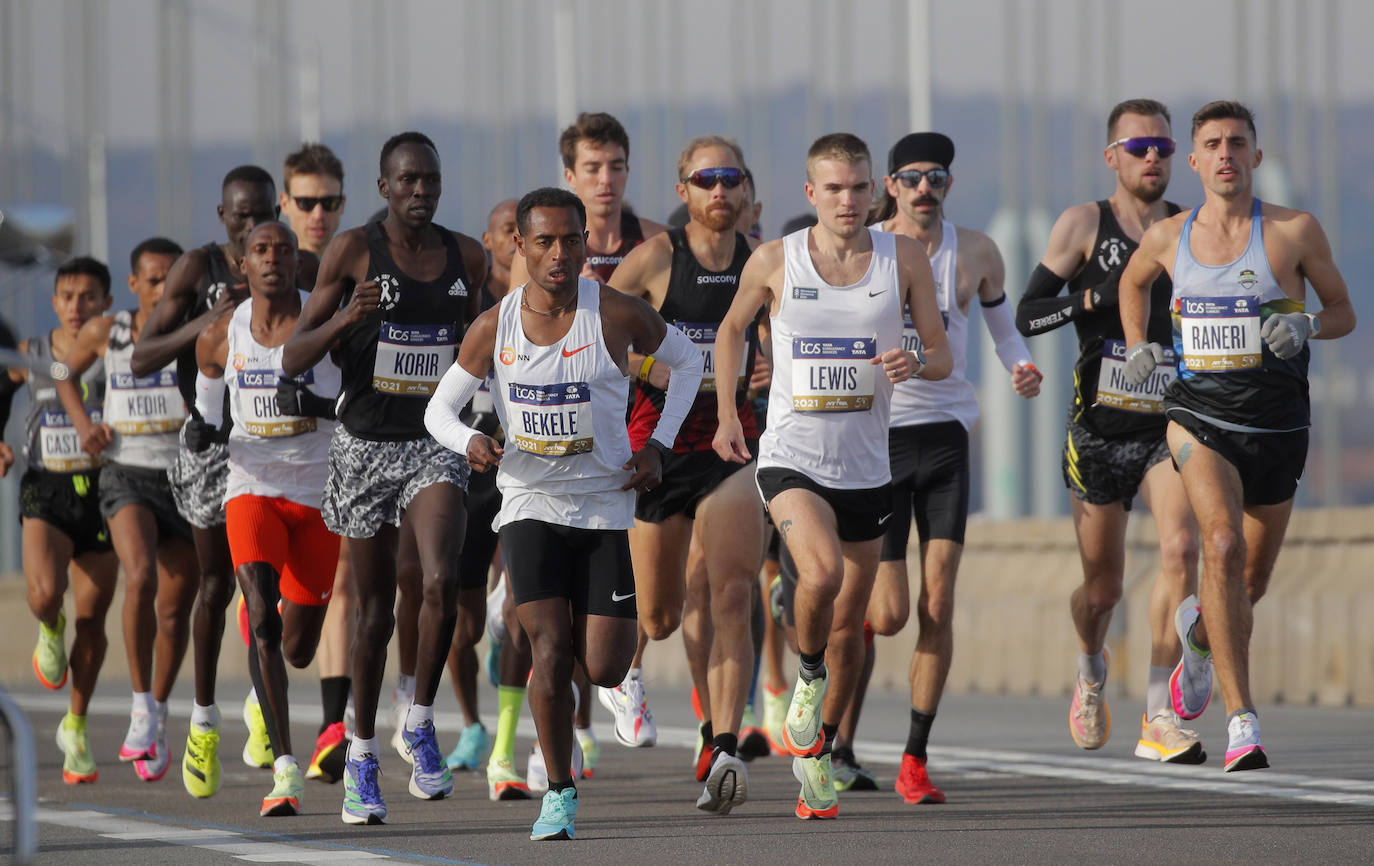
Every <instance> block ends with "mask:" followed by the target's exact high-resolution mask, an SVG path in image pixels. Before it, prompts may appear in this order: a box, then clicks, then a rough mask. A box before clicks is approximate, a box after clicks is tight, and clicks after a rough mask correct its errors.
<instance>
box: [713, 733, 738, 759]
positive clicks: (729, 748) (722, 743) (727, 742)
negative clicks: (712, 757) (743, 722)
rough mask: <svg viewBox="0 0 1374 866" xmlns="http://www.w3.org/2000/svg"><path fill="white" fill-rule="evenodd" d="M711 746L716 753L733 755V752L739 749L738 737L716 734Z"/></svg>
mask: <svg viewBox="0 0 1374 866" xmlns="http://www.w3.org/2000/svg"><path fill="white" fill-rule="evenodd" d="M712 745H713V746H714V747H715V750H716V751H717V752H724V753H725V754H727V755H733V754H735V751H736V750H737V749H739V735H738V734H716V736H715V738H714V740H713V741H712Z"/></svg>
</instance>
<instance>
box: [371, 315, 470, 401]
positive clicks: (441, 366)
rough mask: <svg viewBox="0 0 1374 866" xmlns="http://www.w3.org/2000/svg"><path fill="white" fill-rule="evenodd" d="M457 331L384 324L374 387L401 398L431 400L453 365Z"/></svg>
mask: <svg viewBox="0 0 1374 866" xmlns="http://www.w3.org/2000/svg"><path fill="white" fill-rule="evenodd" d="M457 344H458V330H457V328H455V327H454V326H453V325H397V324H394V323H392V322H382V327H381V330H380V331H379V332H378V334H377V360H376V363H375V364H374V365H373V367H372V387H373V388H375V389H377V391H379V392H380V393H382V394H393V395H395V396H398V397H428V396H430V395H432V394H433V393H434V390H435V389H436V388H437V387H439V380H440V379H441V378H443V375H444V373H445V371H447V370H448V368H449V366H451V365H452V364H453V358H454V354H455V349H456V346H457Z"/></svg>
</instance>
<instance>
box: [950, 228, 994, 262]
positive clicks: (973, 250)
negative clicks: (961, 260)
mask: <svg viewBox="0 0 1374 866" xmlns="http://www.w3.org/2000/svg"><path fill="white" fill-rule="evenodd" d="M954 234H955V237H957V238H958V239H959V255H960V256H961V257H963V256H965V255H967V256H976V257H978V258H983V257H994V256H995V257H997V258H1001V255H1002V253H1001V251H1000V250H999V249H998V248H997V242H996V241H994V240H993V239H992V238H991V237H989V236H988V235H986V234H984V233H983V232H980V231H978V230H977V229H967V228H964V227H963V226H955V227H954Z"/></svg>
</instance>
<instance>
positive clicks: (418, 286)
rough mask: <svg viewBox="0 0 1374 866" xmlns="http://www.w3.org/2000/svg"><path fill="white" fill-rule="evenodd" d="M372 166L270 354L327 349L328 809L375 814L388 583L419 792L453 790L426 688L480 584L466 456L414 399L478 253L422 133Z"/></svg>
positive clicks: (407, 137) (295, 357) (439, 357)
mask: <svg viewBox="0 0 1374 866" xmlns="http://www.w3.org/2000/svg"><path fill="white" fill-rule="evenodd" d="M380 171H381V177H380V178H379V180H378V190H379V192H380V193H381V195H382V198H384V199H386V200H387V206H388V208H389V210H388V213H387V216H386V219H385V220H383V221H382V222H380V223H369V224H367V225H366V226H363V227H361V228H356V229H350V230H348V231H346V232H343V233H342V234H340V235H339V236H338V237H336V238H335V239H334V241H333V242H332V243H331V244H330V245H329V249H328V250H326V251H325V257H324V261H323V262H322V263H321V264H320V278H319V283H318V285H317V286H316V288H315V291H314V292H312V293H311V295H310V298H309V299H308V301H307V302H306V305H305V308H304V310H303V311H302V312H301V318H300V321H299V322H298V323H297V325H296V332H295V334H294V335H293V336H292V337H291V339H290V340H288V341H287V343H286V345H285V347H284V349H283V353H282V368H283V371H284V372H285V373H286V375H288V376H293V377H294V376H300V375H302V374H303V373H304V372H305V371H306V370H308V369H309V368H311V367H313V366H314V365H315V364H317V363H318V362H319V361H320V360H321V359H323V358H324V356H325V354H326V353H327V352H329V351H330V350H331V349H335V348H336V347H337V351H336V357H337V358H338V359H339V366H340V368H341V370H342V377H343V389H342V392H341V393H340V397H339V407H340V408H339V421H340V422H341V423H340V424H339V426H338V427H337V428H336V429H335V431H334V438H333V443H332V444H331V446H330V451H329V482H328V485H327V486H326V487H325V493H324V499H323V503H322V505H323V508H322V511H323V513H324V521H325V525H326V526H328V527H329V529H330V531H331V532H335V533H337V534H339V535H342V536H346V537H347V538H348V539H349V544H348V549H349V556H350V557H352V560H353V576H354V583H355V587H356V589H357V595H358V607H359V611H358V617H357V620H356V625H355V630H354V635H353V643H352V649H351V655H352V671H353V694H354V705H355V707H356V711H357V721H356V735H355V736H354V738H353V742H352V744H351V745H350V746H349V752H348V761H347V763H346V765H345V768H344V807H343V814H342V817H343V820H344V822H345V823H349V824H370V823H379V822H382V821H384V820H385V818H386V803H385V802H384V801H383V799H382V794H381V789H380V788H379V787H378V784H377V773H378V764H377V758H378V751H377V738H376V716H377V700H378V694H379V693H380V691H381V687H382V676H383V671H384V669H385V664H386V651H385V649H384V647H385V646H386V644H387V642H388V641H389V640H390V639H391V634H392V629H393V625H394V623H395V620H394V619H393V613H392V609H393V607H394V604H395V598H396V587H397V584H398V583H401V582H403V581H406V580H412V581H413V582H414V583H415V585H417V586H418V585H421V584H422V585H423V599H424V601H423V603H422V606H421V612H420V616H419V642H418V646H419V648H420V650H421V651H420V653H419V655H418V658H417V668H416V693H415V700H414V703H413V704H412V705H411V706H410V708H409V710H408V713H407V719H406V722H405V730H404V733H403V738H404V745H405V749H406V752H407V757H408V758H410V759H412V760H413V767H412V771H411V784H410V791H411V793H412V794H414V795H415V796H417V797H421V798H424V799H438V798H441V797H444V796H446V795H447V794H448V793H449V792H450V791H452V790H453V778H452V775H451V773H450V772H449V769H448V767H447V766H446V765H445V764H444V758H443V753H442V752H440V751H439V746H438V743H437V742H436V739H435V731H434V695H435V693H436V692H437V691H438V688H439V679H440V677H441V676H442V675H443V669H444V658H445V657H446V656H447V655H448V647H449V644H450V643H451V641H452V639H453V630H454V623H455V621H456V619H457V618H458V617H459V616H463V617H472V618H473V621H474V622H476V623H478V625H477V626H475V628H476V629H478V630H480V628H481V626H480V623H481V622H482V620H483V618H484V616H485V612H484V608H485V602H486V585H485V582H482V583H479V584H476V585H468V584H467V583H465V582H464V576H463V575H460V574H459V571H458V562H459V551H460V550H461V549H462V543H463V532H462V527H463V525H464V524H465V523H466V520H467V513H466V509H465V508H464V504H463V499H464V496H463V493H464V490H465V489H466V487H467V479H468V467H467V465H466V464H465V463H463V462H462V460H461V459H460V458H459V457H458V456H457V455H454V454H452V453H451V452H449V451H447V450H446V449H444V448H443V447H441V446H440V445H439V444H438V443H436V442H435V441H434V440H433V439H432V438H431V437H430V436H429V434H428V433H426V431H425V428H424V420H423V415H424V406H425V402H426V398H428V397H429V395H430V394H431V393H433V390H434V387H435V385H437V384H438V381H439V378H440V376H442V374H443V371H444V370H445V369H446V368H447V366H448V365H449V364H450V363H451V361H452V359H453V353H454V349H455V347H456V345H457V342H458V339H459V337H460V335H461V332H462V329H463V327H464V326H465V323H466V322H467V321H469V320H470V319H471V318H472V316H473V314H474V313H475V312H476V309H477V303H478V298H479V295H478V290H480V289H481V280H482V278H483V277H484V276H485V274H486V254H485V253H484V252H483V250H482V247H481V245H480V244H479V243H477V241H475V240H473V239H472V238H469V237H467V236H465V235H460V234H457V233H456V232H450V231H448V230H447V229H444V228H442V227H440V226H438V225H436V224H435V223H434V211H435V208H436V207H437V206H438V203H439V195H440V192H441V185H442V177H441V173H440V166H439V154H438V152H437V151H436V150H435V148H434V143H433V142H432V141H430V140H429V138H428V137H426V136H424V135H422V134H421V133H418V132H404V133H400V134H398V135H394V136H392V137H391V138H390V139H388V140H387V142H386V144H384V145H383V146H382V152H381V159H380ZM474 275H475V281H474ZM467 627H471V626H464V628H467Z"/></svg>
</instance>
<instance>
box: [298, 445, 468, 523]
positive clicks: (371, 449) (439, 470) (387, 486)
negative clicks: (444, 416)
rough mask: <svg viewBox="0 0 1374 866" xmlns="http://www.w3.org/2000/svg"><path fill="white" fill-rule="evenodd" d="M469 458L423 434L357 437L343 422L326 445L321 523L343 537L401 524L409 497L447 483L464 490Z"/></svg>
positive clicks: (466, 483) (412, 497) (466, 481)
mask: <svg viewBox="0 0 1374 866" xmlns="http://www.w3.org/2000/svg"><path fill="white" fill-rule="evenodd" d="M470 471H471V470H469V468H468V461H467V459H466V458H465V457H462V456H460V455H458V454H456V453H455V452H453V451H450V450H448V449H447V448H445V447H444V446H442V445H440V444H439V443H438V442H435V441H434V440H433V439H431V438H429V437H426V438H424V439H404V440H401V441H398V442H374V441H373V440H371V439H360V438H359V437H357V436H354V435H353V434H352V433H349V432H348V431H347V430H345V429H344V428H343V426H342V425H340V426H339V427H336V428H335V429H334V438H333V439H332V440H331V441H330V443H329V481H328V482H327V483H326V484H325V486H324V502H323V503H322V505H321V508H320V510H321V511H322V512H323V513H324V525H325V526H327V527H329V531H330V532H333V533H336V534H338V535H342V536H344V537H345V538H371V537H372V536H374V535H376V534H377V530H379V529H381V528H382V523H384V522H385V523H390V524H391V525H392V526H400V525H401V514H402V513H403V512H404V511H405V509H406V506H408V505H409V504H410V500H412V499H414V498H415V496H416V494H418V493H419V492H420V491H421V490H424V489H425V488H426V487H429V486H431V485H434V484H441V483H443V482H449V483H451V484H456V485H458V487H459V488H461V489H463V490H467V489H468V474H469V472H470Z"/></svg>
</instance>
